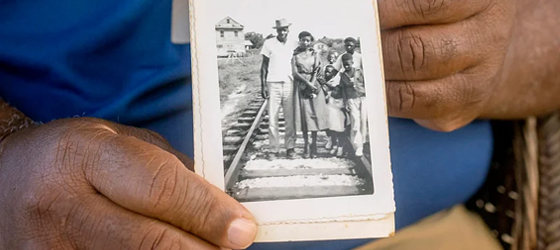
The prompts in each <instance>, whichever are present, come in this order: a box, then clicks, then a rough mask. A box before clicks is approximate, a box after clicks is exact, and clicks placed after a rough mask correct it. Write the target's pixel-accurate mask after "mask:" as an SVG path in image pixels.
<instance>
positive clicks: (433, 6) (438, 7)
mask: <svg viewBox="0 0 560 250" xmlns="http://www.w3.org/2000/svg"><path fill="white" fill-rule="evenodd" d="M406 2H407V3H408V4H409V9H411V10H413V11H414V12H415V13H416V14H418V15H420V16H422V17H423V18H428V17H429V16H430V15H433V14H435V13H438V12H440V11H443V10H444V9H445V7H447V6H448V4H449V2H450V1H449V0H412V1H406Z"/></svg>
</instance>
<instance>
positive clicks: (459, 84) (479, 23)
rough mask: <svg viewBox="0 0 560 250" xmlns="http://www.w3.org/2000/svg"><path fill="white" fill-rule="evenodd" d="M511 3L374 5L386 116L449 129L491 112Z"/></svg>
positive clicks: (402, 0) (394, 0)
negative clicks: (387, 114) (381, 57)
mask: <svg viewBox="0 0 560 250" xmlns="http://www.w3.org/2000/svg"><path fill="white" fill-rule="evenodd" d="M516 3H517V1H514V0H473V1H428V0H418V1H414V0H390V1H379V10H380V23H381V27H382V30H383V31H382V35H381V37H382V42H383V50H384V51H383V52H384V55H383V57H384V68H385V75H386V79H387V80H388V81H387V84H386V86H387V95H388V98H387V102H388V109H389V114H390V115H392V116H397V117H404V118H411V119H414V120H415V121H416V122H417V123H419V124H421V125H424V126H426V127H428V128H432V129H436V130H440V131H452V130H455V129H457V128H460V127H462V126H464V125H466V124H468V123H470V122H471V121H472V120H474V119H476V118H478V117H480V116H481V115H484V114H485V113H486V112H487V111H488V110H489V109H491V108H492V106H493V105H492V103H491V102H492V99H493V93H495V92H500V91H502V92H503V91H505V89H507V88H508V86H504V85H505V84H504V83H502V82H500V81H499V76H500V74H502V73H503V72H504V71H503V70H504V68H503V67H504V59H505V58H506V55H507V53H508V46H509V45H510V43H511V39H512V28H513V24H514V21H515V13H516Z"/></svg>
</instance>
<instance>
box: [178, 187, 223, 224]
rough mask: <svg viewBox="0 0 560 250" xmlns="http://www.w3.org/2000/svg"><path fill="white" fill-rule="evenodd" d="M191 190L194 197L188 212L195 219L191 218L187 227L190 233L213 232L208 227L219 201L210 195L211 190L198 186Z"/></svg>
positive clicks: (190, 201)
mask: <svg viewBox="0 0 560 250" xmlns="http://www.w3.org/2000/svg"><path fill="white" fill-rule="evenodd" d="M191 190H192V191H193V192H191V193H190V195H191V196H192V197H191V199H190V200H189V206H188V210H189V211H190V212H189V214H191V215H192V217H193V218H191V220H189V222H188V223H187V225H185V226H186V228H188V229H189V231H191V230H192V232H202V231H208V229H210V230H211V228H209V227H208V226H209V224H210V223H209V222H210V218H211V214H212V213H213V211H217V210H216V209H215V208H216V207H217V205H218V204H217V201H216V199H215V198H214V196H213V195H212V194H210V192H209V190H208V189H207V188H205V187H203V186H197V187H195V188H191Z"/></svg>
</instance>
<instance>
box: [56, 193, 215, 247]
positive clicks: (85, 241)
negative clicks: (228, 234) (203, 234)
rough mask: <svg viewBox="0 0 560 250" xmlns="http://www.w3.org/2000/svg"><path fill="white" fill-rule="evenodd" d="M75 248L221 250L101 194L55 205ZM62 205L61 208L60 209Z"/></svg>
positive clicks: (58, 216) (57, 215) (69, 239)
mask: <svg viewBox="0 0 560 250" xmlns="http://www.w3.org/2000/svg"><path fill="white" fill-rule="evenodd" d="M51 206H53V207H52V208H51V209H50V211H57V212H58V214H52V212H51V214H50V215H51V218H55V219H60V220H61V221H62V220H63V221H64V223H61V225H62V224H64V225H65V227H64V229H66V232H64V233H65V234H66V236H67V237H66V238H67V239H68V241H69V242H70V244H71V245H72V246H73V248H75V249H208V250H211V249H216V250H217V249H220V248H219V247H218V246H215V245H212V244H210V243H208V242H206V241H204V240H202V239H200V238H198V237H196V236H194V235H192V234H189V233H186V232H183V231H181V230H180V229H178V228H176V227H174V226H172V225H169V224H167V223H164V222H161V221H158V220H155V219H151V218H148V217H144V216H141V215H139V214H136V213H133V212H130V211H128V210H126V209H124V208H122V207H119V206H118V205H116V204H114V203H112V202H110V201H109V200H108V199H107V198H105V197H103V196H101V195H88V196H87V197H84V198H80V199H79V200H77V199H76V200H74V201H63V202H58V203H53V204H52V205H51ZM56 206H58V207H56Z"/></svg>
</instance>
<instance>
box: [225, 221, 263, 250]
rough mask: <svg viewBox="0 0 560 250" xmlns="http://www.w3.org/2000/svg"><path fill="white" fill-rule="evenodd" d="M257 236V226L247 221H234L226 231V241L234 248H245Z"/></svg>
mask: <svg viewBox="0 0 560 250" xmlns="http://www.w3.org/2000/svg"><path fill="white" fill-rule="evenodd" d="M256 234H257V226H256V225H255V223H254V222H252V221H250V220H247V219H243V218H241V219H236V220H234V221H233V222H232V223H231V224H230V225H229V229H228V240H229V243H231V244H232V245H233V246H234V247H235V248H247V247H248V246H249V245H251V243H253V240H255V236H256Z"/></svg>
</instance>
